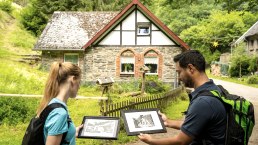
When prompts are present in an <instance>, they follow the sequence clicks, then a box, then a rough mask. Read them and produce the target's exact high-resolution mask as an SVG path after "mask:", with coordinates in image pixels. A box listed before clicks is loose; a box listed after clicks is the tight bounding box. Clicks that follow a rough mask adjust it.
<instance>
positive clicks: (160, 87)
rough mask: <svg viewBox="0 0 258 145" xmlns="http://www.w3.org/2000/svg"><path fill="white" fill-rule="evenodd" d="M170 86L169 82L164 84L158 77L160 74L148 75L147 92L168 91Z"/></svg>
mask: <svg viewBox="0 0 258 145" xmlns="http://www.w3.org/2000/svg"><path fill="white" fill-rule="evenodd" d="M169 88H170V86H169V84H164V83H163V82H162V81H160V80H159V79H158V76H155V75H147V76H146V82H145V91H146V93H150V94H156V93H162V92H166V91H168V90H169Z"/></svg>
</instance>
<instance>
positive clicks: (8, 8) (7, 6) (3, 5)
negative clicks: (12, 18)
mask: <svg viewBox="0 0 258 145" xmlns="http://www.w3.org/2000/svg"><path fill="white" fill-rule="evenodd" d="M0 9H1V10H3V11H5V12H7V13H9V14H11V12H12V11H13V7H12V2H11V1H9V0H3V1H0Z"/></svg>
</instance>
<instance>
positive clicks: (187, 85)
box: [182, 76, 194, 88]
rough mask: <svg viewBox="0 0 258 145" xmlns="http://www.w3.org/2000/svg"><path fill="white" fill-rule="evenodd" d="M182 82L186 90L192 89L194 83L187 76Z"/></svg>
mask: <svg viewBox="0 0 258 145" xmlns="http://www.w3.org/2000/svg"><path fill="white" fill-rule="evenodd" d="M182 82H183V83H184V84H185V87H188V88H194V82H193V79H192V78H191V77H189V76H186V77H185V78H184V79H183V80H182Z"/></svg>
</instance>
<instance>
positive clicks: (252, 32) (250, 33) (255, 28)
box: [233, 21, 258, 45]
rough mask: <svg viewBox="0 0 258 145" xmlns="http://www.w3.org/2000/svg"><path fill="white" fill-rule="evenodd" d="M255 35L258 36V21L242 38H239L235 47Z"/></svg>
mask: <svg viewBox="0 0 258 145" xmlns="http://www.w3.org/2000/svg"><path fill="white" fill-rule="evenodd" d="M255 34H258V21H257V22H256V23H255V24H254V25H253V26H252V27H251V28H249V29H248V30H247V31H246V32H245V33H244V34H243V35H242V36H241V37H239V38H238V39H237V40H236V41H235V42H234V43H233V45H236V44H238V43H240V42H242V41H243V40H244V39H245V38H247V37H249V36H253V35H255Z"/></svg>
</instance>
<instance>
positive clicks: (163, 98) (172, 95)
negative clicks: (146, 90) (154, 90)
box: [100, 86, 184, 117]
mask: <svg viewBox="0 0 258 145" xmlns="http://www.w3.org/2000/svg"><path fill="white" fill-rule="evenodd" d="M183 90H184V88H183V87H182V86H180V87H178V88H177V89H175V90H172V91H170V92H167V93H164V94H158V95H152V96H146V97H141V98H134V99H132V100H126V101H122V102H118V103H111V104H110V103H108V101H105V102H101V104H100V113H101V115H103V116H112V117H121V113H120V111H121V110H128V109H147V108H159V109H163V108H165V107H166V106H168V105H169V104H170V103H171V101H173V100H175V99H176V96H178V94H180V93H182V91H183Z"/></svg>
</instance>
